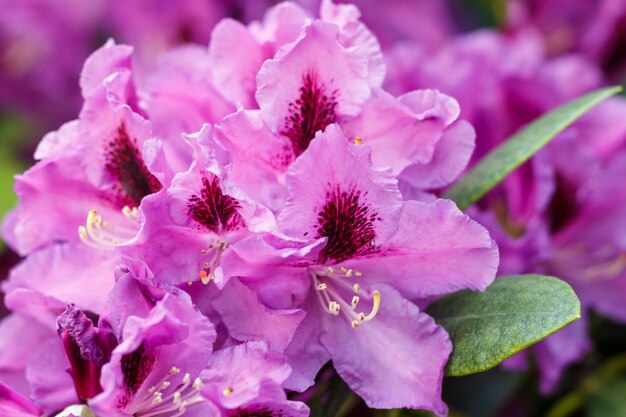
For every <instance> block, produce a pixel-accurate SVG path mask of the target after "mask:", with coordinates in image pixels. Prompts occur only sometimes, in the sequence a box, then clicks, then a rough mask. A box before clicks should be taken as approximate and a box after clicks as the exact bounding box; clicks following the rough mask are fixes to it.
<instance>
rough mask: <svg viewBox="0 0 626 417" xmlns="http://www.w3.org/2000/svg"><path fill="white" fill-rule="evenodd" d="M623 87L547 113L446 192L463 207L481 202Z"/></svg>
mask: <svg viewBox="0 0 626 417" xmlns="http://www.w3.org/2000/svg"><path fill="white" fill-rule="evenodd" d="M620 91H621V87H609V88H603V89H601V90H597V91H594V92H592V93H589V94H587V95H584V96H582V97H580V98H578V99H576V100H573V101H571V102H569V103H567V104H565V105H563V106H561V107H559V108H557V109H556V110H554V111H552V112H550V113H547V114H545V115H543V116H542V117H540V118H539V119H537V120H535V121H534V122H533V123H531V124H529V125H528V126H526V127H525V128H524V129H522V130H521V131H519V132H518V133H516V134H515V135H513V136H511V137H510V138H509V139H508V140H507V141H506V142H504V143H503V144H502V145H500V146H499V147H497V148H496V149H494V150H493V151H491V152H490V153H489V154H488V155H487V156H486V157H485V158H483V159H482V160H481V161H480V162H479V163H478V164H477V165H476V166H475V167H474V168H473V169H472V170H471V171H470V172H468V173H467V174H466V175H465V176H463V178H461V179H460V180H459V181H458V182H457V183H456V184H455V185H454V186H453V187H452V188H450V189H449V190H448V191H447V192H446V193H445V195H444V197H445V198H448V199H450V200H453V201H455V202H456V203H457V205H458V206H459V207H460V208H461V209H462V210H464V209H466V208H467V207H469V206H470V205H472V204H473V203H475V202H476V201H478V200H479V199H480V198H481V197H482V196H483V195H485V194H486V193H487V192H488V191H489V190H491V189H492V188H493V187H495V186H496V185H498V184H499V183H500V182H501V181H502V180H503V179H504V178H505V177H506V176H507V175H508V174H510V173H511V172H512V171H513V170H514V169H515V168H517V167H518V166H520V165H521V164H523V163H524V162H526V161H527V160H528V159H529V158H530V157H531V156H533V155H534V154H535V153H536V152H537V151H539V150H540V149H541V148H542V147H543V146H545V145H546V144H547V143H548V142H550V140H552V139H553V138H554V137H555V136H556V135H557V134H559V133H560V132H561V131H563V130H564V129H566V128H567V127H568V126H569V125H571V124H572V123H573V122H574V121H576V119H578V118H579V117H580V116H582V115H583V114H585V113H586V112H587V111H588V110H590V109H591V108H592V107H593V106H595V105H596V104H598V103H600V102H601V101H602V100H604V99H606V98H608V97H610V96H612V95H614V94H617V93H619V92H620Z"/></svg>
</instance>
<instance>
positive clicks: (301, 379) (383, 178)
mask: <svg viewBox="0 0 626 417" xmlns="http://www.w3.org/2000/svg"><path fill="white" fill-rule="evenodd" d="M287 188H288V191H289V197H288V198H287V203H286V205H285V208H284V210H283V211H282V212H281V214H280V216H279V219H278V225H279V228H280V229H281V231H282V232H284V233H285V234H286V235H287V236H291V239H297V240H299V241H300V242H301V243H300V245H299V246H300V247H301V249H300V250H298V251H296V250H294V249H289V247H290V246H291V247H293V246H295V245H294V242H290V241H289V240H284V239H283V240H282V241H281V240H274V239H267V238H265V239H264V238H262V237H259V238H258V239H257V240H256V242H250V243H249V244H248V245H247V246H245V247H240V248H237V249H236V250H235V249H234V251H236V252H237V253H239V255H240V257H241V258H242V259H245V260H246V262H241V263H240V265H242V266H241V267H240V270H239V271H238V273H237V274H238V275H241V276H244V277H245V278H244V279H243V281H244V282H245V283H246V284H247V285H249V286H250V287H251V288H253V289H254V290H255V291H256V292H257V294H258V295H259V297H260V299H261V300H262V301H263V302H264V303H265V304H266V305H268V306H270V307H272V308H284V307H285V306H288V305H289V304H290V303H291V302H293V301H295V305H297V306H300V307H301V308H303V309H305V310H306V311H307V317H306V318H305V319H304V321H303V322H302V324H301V325H300V326H299V328H298V330H297V331H296V334H295V336H294V338H293V340H292V341H291V343H290V345H289V346H288V347H287V350H286V353H287V355H288V356H289V363H290V365H292V367H293V368H294V372H293V374H292V376H291V377H290V379H289V380H288V382H287V387H289V388H292V389H298V390H303V389H305V388H307V387H308V386H309V385H311V384H312V383H313V380H312V379H313V377H314V376H315V374H316V373H317V371H318V370H319V368H320V366H321V365H322V364H324V363H325V362H326V361H327V360H328V359H332V360H333V364H334V366H335V368H336V369H337V371H338V372H339V374H340V375H341V376H342V378H343V379H344V380H346V381H347V382H348V384H349V385H350V386H351V387H352V388H353V389H354V390H355V392H356V393H357V394H359V395H360V396H361V397H363V398H364V399H365V400H366V402H367V403H368V405H370V406H372V407H378V408H387V407H413V408H426V409H429V410H432V411H434V412H435V413H437V414H445V410H446V407H445V405H444V404H443V402H442V401H441V400H440V398H439V395H440V389H441V387H440V383H441V377H442V369H443V365H444V364H445V362H446V360H447V357H448V354H449V352H450V348H451V347H450V342H449V340H448V338H447V335H446V334H445V332H444V331H443V330H442V329H441V328H439V327H438V326H437V325H436V324H435V323H434V321H433V320H432V319H431V318H430V317H428V316H426V315H424V314H423V313H421V312H420V311H419V309H418V308H417V307H416V306H415V305H414V304H412V303H411V302H409V301H407V300H406V299H405V298H404V297H408V298H412V299H414V298H423V297H428V296H432V295H438V294H443V293H446V292H450V291H454V290H456V289H460V288H473V289H484V288H485V287H486V286H487V285H488V284H489V283H490V282H491V280H492V279H493V276H494V274H495V269H496V266H497V258H498V257H497V249H496V247H495V245H494V243H493V241H492V240H491V239H490V238H489V235H488V234H487V232H486V231H485V230H484V229H482V227H480V226H479V225H478V224H475V223H473V222H471V221H470V220H469V219H468V218H467V217H466V216H465V215H463V214H462V213H461V212H459V211H458V209H456V207H454V205H453V204H451V203H449V202H446V201H437V202H435V203H432V204H426V203H419V202H407V203H403V201H402V197H401V195H400V193H399V191H398V189H397V185H396V181H395V179H394V178H393V177H392V176H391V174H390V172H389V171H382V170H374V169H372V167H371V162H370V151H369V149H368V147H366V146H362V145H352V144H349V143H348V141H347V140H346V138H345V136H344V135H343V133H342V132H341V130H340V129H339V127H338V126H336V125H331V126H329V127H327V129H326V132H325V133H323V134H321V133H318V135H317V136H316V138H315V139H314V140H313V141H312V142H311V144H310V146H309V148H308V149H307V151H305V152H304V153H303V154H302V155H301V156H300V157H299V158H298V159H297V160H296V162H294V163H293V164H292V166H291V167H290V169H289V171H288V175H287ZM416 236H419V238H416ZM273 247H274V248H275V249H274V248H273ZM244 248H245V249H246V250H245V251H244V250H243V249H244ZM272 249H273V252H272ZM255 258H256V262H257V265H258V266H257V267H256V268H255V267H254V266H253V265H250V264H251V263H252V262H254V259H255ZM444 259H445V261H444ZM244 265H245V266H244ZM451 271H455V273H454V274H452V273H451ZM460 271H461V272H460ZM266 285H267V286H268V287H269V288H264V287H265V286H266ZM292 300H293V301H292ZM337 316H338V317H337ZM384 340H394V344H393V346H389V345H387V344H384V342H383V341H384ZM426 357H428V360H424V361H422V360H415V358H426ZM380 369H387V370H389V372H385V373H384V375H381V373H380V372H379V371H380Z"/></svg>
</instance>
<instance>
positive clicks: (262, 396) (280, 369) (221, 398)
mask: <svg viewBox="0 0 626 417" xmlns="http://www.w3.org/2000/svg"><path fill="white" fill-rule="evenodd" d="M290 373H291V368H290V367H289V365H287V364H286V363H285V359H284V357H282V356H279V355H277V354H275V353H272V352H271V351H269V350H268V348H267V346H266V345H265V344H264V343H261V342H250V343H244V344H242V345H238V346H233V347H229V348H225V349H222V350H220V351H218V352H216V353H214V354H213V355H212V356H211V358H210V360H209V363H208V364H207V368H206V369H205V370H204V371H203V372H202V374H201V375H200V379H201V380H202V382H203V387H202V394H203V396H204V397H205V398H206V399H207V400H209V401H211V402H212V403H213V404H215V405H216V406H217V407H219V409H220V410H221V411H222V413H223V415H225V416H254V415H283V416H285V417H300V416H302V417H306V416H308V415H309V409H308V407H307V406H305V405H304V404H303V403H300V402H296V401H289V400H287V396H286V395H285V392H284V391H283V389H282V388H281V384H282V383H283V382H284V381H285V380H286V379H287V377H288V376H289V374H290Z"/></svg>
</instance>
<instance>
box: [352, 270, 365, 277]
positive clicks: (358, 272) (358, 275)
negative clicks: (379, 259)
mask: <svg viewBox="0 0 626 417" xmlns="http://www.w3.org/2000/svg"><path fill="white" fill-rule="evenodd" d="M361 275H363V273H362V272H361V271H354V276H356V277H360V276H361Z"/></svg>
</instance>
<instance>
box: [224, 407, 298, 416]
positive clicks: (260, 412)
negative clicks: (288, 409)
mask: <svg viewBox="0 0 626 417" xmlns="http://www.w3.org/2000/svg"><path fill="white" fill-rule="evenodd" d="M230 417H287V414H284V413H283V411H282V410H270V409H269V408H267V407H261V408H257V409H248V410H243V409H238V410H235V412H234V413H233V414H230Z"/></svg>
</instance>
